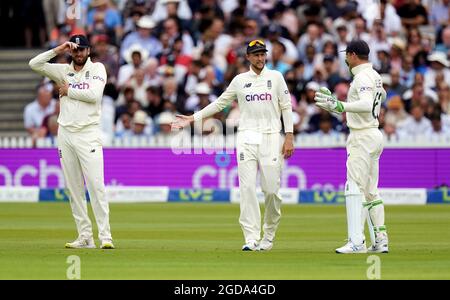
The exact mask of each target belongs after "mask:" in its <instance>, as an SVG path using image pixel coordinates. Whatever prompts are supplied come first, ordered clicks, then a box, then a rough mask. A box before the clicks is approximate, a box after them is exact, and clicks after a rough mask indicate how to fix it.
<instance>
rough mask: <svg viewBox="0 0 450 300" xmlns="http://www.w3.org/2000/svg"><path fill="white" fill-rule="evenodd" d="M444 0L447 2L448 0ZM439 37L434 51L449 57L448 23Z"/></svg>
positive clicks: (449, 37) (449, 34) (449, 36)
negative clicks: (439, 40) (439, 39)
mask: <svg viewBox="0 0 450 300" xmlns="http://www.w3.org/2000/svg"><path fill="white" fill-rule="evenodd" d="M446 1H447V2H449V1H450V0H446ZM441 39H442V41H441V42H440V43H439V44H437V45H436V48H434V51H438V52H443V53H444V54H445V55H447V57H450V25H447V27H445V28H444V29H443V30H442V33H441Z"/></svg>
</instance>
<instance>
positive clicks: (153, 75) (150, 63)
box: [144, 57, 163, 86]
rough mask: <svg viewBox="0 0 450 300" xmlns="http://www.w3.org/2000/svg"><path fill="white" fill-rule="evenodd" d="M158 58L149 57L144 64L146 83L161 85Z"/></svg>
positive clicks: (161, 79)
mask: <svg viewBox="0 0 450 300" xmlns="http://www.w3.org/2000/svg"><path fill="white" fill-rule="evenodd" d="M158 65H159V64H158V60H157V59H156V58H153V57H152V58H149V59H148V60H147V63H146V64H145V66H144V70H145V81H146V82H147V84H148V85H152V86H161V85H162V82H163V78H162V76H161V75H160V74H159V72H158Z"/></svg>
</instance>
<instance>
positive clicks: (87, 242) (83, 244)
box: [65, 237, 96, 249]
mask: <svg viewBox="0 0 450 300" xmlns="http://www.w3.org/2000/svg"><path fill="white" fill-rule="evenodd" d="M65 247H66V248H71V249H82V248H86V249H93V248H96V246H95V242H94V239H93V238H89V239H87V238H83V237H79V238H77V239H76V240H75V241H73V242H71V243H66V245H65Z"/></svg>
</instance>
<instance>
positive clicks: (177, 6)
mask: <svg viewBox="0 0 450 300" xmlns="http://www.w3.org/2000/svg"><path fill="white" fill-rule="evenodd" d="M171 17H172V18H177V19H179V20H180V21H179V22H180V24H181V26H182V29H188V28H189V20H191V19H192V17H193V16H192V11H191V8H190V7H189V5H188V1H187V0H157V1H156V4H155V9H154V10H153V14H152V19H153V20H154V21H155V22H157V23H159V22H161V21H162V20H166V19H167V18H171Z"/></svg>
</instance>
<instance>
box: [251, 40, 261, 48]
mask: <svg viewBox="0 0 450 300" xmlns="http://www.w3.org/2000/svg"><path fill="white" fill-rule="evenodd" d="M256 44H259V45H262V46H265V44H264V42H263V41H261V40H253V41H251V42H250V43H248V45H249V47H253V46H255V45H256Z"/></svg>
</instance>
